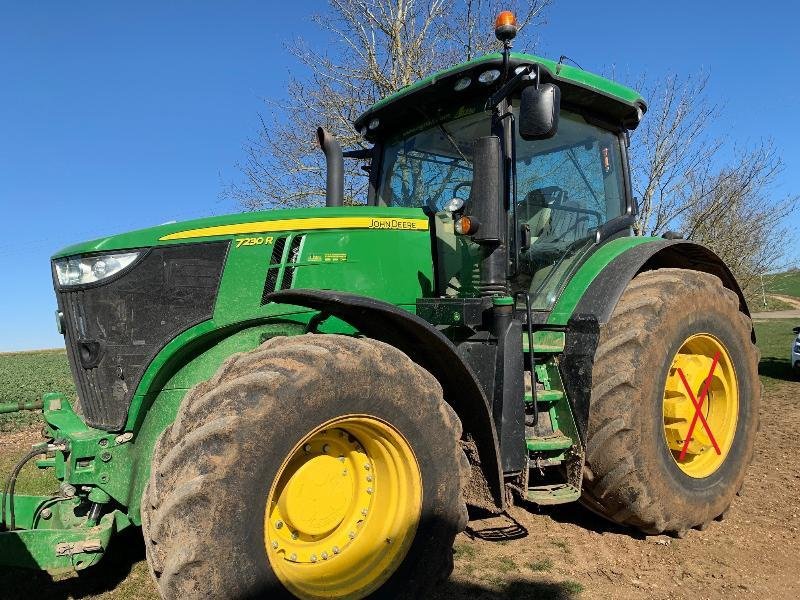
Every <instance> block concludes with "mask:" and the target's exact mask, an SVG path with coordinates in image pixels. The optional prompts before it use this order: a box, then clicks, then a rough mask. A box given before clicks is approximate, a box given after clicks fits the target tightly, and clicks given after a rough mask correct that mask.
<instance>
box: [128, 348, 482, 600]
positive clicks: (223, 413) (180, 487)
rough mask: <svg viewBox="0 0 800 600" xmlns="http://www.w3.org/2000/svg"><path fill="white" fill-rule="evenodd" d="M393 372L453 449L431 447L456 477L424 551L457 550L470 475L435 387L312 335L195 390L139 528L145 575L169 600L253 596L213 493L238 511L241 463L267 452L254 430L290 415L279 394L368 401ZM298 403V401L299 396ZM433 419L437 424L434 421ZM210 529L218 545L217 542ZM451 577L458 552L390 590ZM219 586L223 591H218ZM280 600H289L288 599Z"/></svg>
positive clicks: (162, 455)
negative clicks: (324, 390) (347, 391)
mask: <svg viewBox="0 0 800 600" xmlns="http://www.w3.org/2000/svg"><path fill="white" fill-rule="evenodd" d="M359 369H361V370H359ZM387 371H390V372H391V373H393V375H392V376H391V377H392V378H393V380H394V381H395V382H402V385H400V383H398V385H399V386H400V387H397V389H403V390H406V391H407V392H408V393H409V394H411V395H410V396H408V397H409V398H410V399H413V400H414V401H415V402H416V404H415V409H416V410H421V409H422V406H425V407H427V408H425V414H426V415H427V416H426V418H427V419H429V420H432V422H433V423H441V427H442V428H444V429H446V430H447V431H448V432H449V440H446V439H434V440H431V443H433V444H435V448H436V452H437V453H438V454H440V455H441V460H442V463H441V464H442V465H446V464H453V466H454V467H455V468H453V469H451V470H450V471H449V472H450V473H452V474H453V475H452V476H451V475H447V474H443V476H442V483H441V487H440V489H439V490H434V489H432V491H431V493H432V494H433V497H436V496H437V494H438V495H441V494H442V493H444V491H445V489H446V490H447V491H448V493H447V494H446V497H441V498H438V500H436V501H435V506H436V507H437V508H436V510H437V511H438V513H439V519H438V520H437V521H435V523H436V527H438V528H439V529H437V531H439V533H436V534H434V533H433V532H430V533H429V534H427V535H425V536H423V538H422V539H424V540H425V542H424V544H426V545H427V544H433V541H431V540H433V539H434V538H435V539H439V540H442V541H441V543H443V544H449V546H452V542H453V540H454V538H455V536H456V535H457V534H458V533H459V532H460V531H462V530H463V529H464V528H465V527H466V525H467V519H468V513H467V507H466V503H465V502H464V501H463V495H464V493H463V492H464V490H465V488H466V486H467V485H468V483H469V480H470V473H471V465H470V462H469V460H468V459H467V456H466V454H465V453H464V451H463V449H462V446H461V435H462V426H461V421H460V419H459V418H458V416H457V415H456V413H455V411H454V410H453V409H452V407H450V405H448V404H447V403H446V402H445V401H444V400H443V398H442V388H441V386H440V385H439V382H438V381H437V380H436V379H435V378H434V377H433V376H432V375H431V374H430V373H428V371H426V370H425V369H423V368H422V367H421V366H419V365H417V364H416V363H414V362H413V361H411V359H409V358H408V357H407V356H406V355H405V354H403V353H402V352H400V351H399V350H397V349H396V348H394V347H392V346H390V345H388V344H385V343H383V342H380V341H377V340H372V339H368V338H355V337H350V336H341V335H315V334H308V335H302V336H296V337H275V338H272V339H270V340H268V341H266V342H264V343H263V344H262V345H261V346H259V347H258V348H256V349H254V350H253V351H251V352H246V353H239V354H234V355H232V356H230V357H229V358H228V359H227V360H225V361H224V362H223V364H222V365H221V366H220V368H219V370H218V371H217V373H216V374H215V375H214V376H213V377H211V379H209V380H207V381H205V382H203V383H200V384H198V385H196V386H195V387H194V388H192V389H191V390H189V392H187V394H186V396H185V398H184V400H183V402H182V404H181V406H180V408H179V412H178V415H177V417H176V419H175V420H174V421H173V423H172V424H171V425H169V426H168V427H167V428H166V429H165V430H164V432H163V433H162V434H161V436H160V437H159V438H158V440H157V441H156V444H155V447H154V451H153V460H152V467H151V472H150V477H149V479H148V482H147V485H146V487H145V491H144V495H143V499H142V526H143V530H144V533H145V542H146V552H147V558H148V565H149V568H150V571H151V574H152V576H153V577H154V578H155V580H156V582H157V583H158V586H159V590H160V592H161V594H162V596H163V597H165V598H166V599H167V600H171V599H177V598H181V597H199V596H204V597H205V596H216V597H221V596H224V595H235V596H237V597H238V596H239V595H247V594H246V593H245V591H246V590H245V589H244V588H241V586H245V587H246V586H247V585H248V584H249V583H248V581H247V579H248V578H247V577H245V576H242V577H239V578H238V579H237V578H236V577H234V576H233V574H231V573H230V570H229V569H226V566H225V565H226V564H227V558H229V556H228V553H229V552H230V550H229V549H227V548H226V547H225V545H224V544H221V543H220V539H219V537H220V533H219V525H218V524H216V523H215V521H214V517H215V515H216V517H217V518H220V517H222V516H223V515H224V514H225V513H226V511H228V510H229V508H230V506H231V505H230V504H228V505H222V504H221V499H219V498H216V497H214V492H213V490H216V491H217V493H220V491H221V490H224V491H223V492H222V493H223V495H225V494H233V495H232V496H231V497H230V498H229V502H230V501H232V502H239V501H240V500H239V497H238V496H237V489H236V488H237V485H238V484H237V479H236V474H237V469H239V468H240V467H239V465H238V463H237V458H238V459H239V460H241V458H242V457H243V456H244V455H245V454H246V453H247V452H249V451H254V452H256V451H259V450H260V447H261V443H262V442H263V439H262V438H260V436H261V435H263V430H257V429H256V428H255V425H254V424H255V423H258V422H263V421H264V419H265V418H269V417H273V418H274V415H275V414H276V411H278V412H292V408H291V407H289V406H287V405H286V404H285V401H284V403H283V404H282V403H281V402H279V401H278V398H279V397H280V396H278V394H279V393H283V394H284V397H285V395H286V393H288V392H286V390H290V391H291V390H295V389H296V390H305V389H311V388H313V386H315V385H317V386H319V385H320V384H319V382H320V381H324V382H326V385H327V386H328V387H329V388H330V389H335V387H336V386H340V385H341V384H342V382H344V381H347V385H353V386H361V387H360V389H364V390H365V393H368V391H367V390H370V389H372V390H375V391H377V390H380V389H383V385H384V382H383V381H382V382H381V385H377V386H376V385H374V380H372V381H371V380H370V377H371V375H369V374H368V373H376V372H380V373H381V375H382V376H385V373H386V372H387ZM274 390H276V391H274ZM273 391H274V392H273ZM413 393H417V394H418V395H417V396H413ZM298 396H299V397H302V395H301V392H298ZM401 396H403V397H405V396H404V395H400V394H399V392H398V395H397V396H396V397H397V398H400V397H401ZM404 401H406V400H401V399H398V400H392V402H404ZM420 403H422V404H420ZM431 411H433V412H436V413H438V415H439V416H438V417H434V416H433V415H432V414H431ZM436 427H439V425H437V426H436ZM247 432H250V435H249V436H248V435H247ZM448 456H449V457H450V458H446V457H448ZM449 460H452V461H454V462H453V463H448V462H447V461H449ZM440 468H442V467H437V469H440ZM239 476H241V474H240V473H239ZM444 480H449V481H450V483H449V484H447V482H446V481H444ZM446 484H447V485H446ZM448 486H449V487H448ZM229 488H233V489H229ZM239 493H241V492H239ZM427 493H428V492H427V488H426V494H427ZM214 529H216V531H217V537H216V538H214V537H212V536H213V535H214V534H213V533H212V530H214ZM222 535H224V534H222ZM442 536H443V537H442ZM445 538H446V539H445ZM233 543H234V545H235V544H236V543H238V542H233ZM262 543H263V542H262ZM438 543H440V542H436V544H438ZM415 544H416V542H415ZM262 551H263V548H262ZM262 556H263V555H262ZM415 560H416V559H415ZM256 562H258V563H259V564H262V561H256ZM258 568H263V567H261V566H259V567H258ZM452 569H453V556H452V552H447V551H437V552H435V553H433V554H432V555H428V556H426V559H425V561H424V562H422V563H421V566H418V567H417V568H416V570H415V575H414V576H413V577H411V578H410V579H409V578H408V577H406V578H405V580H404V581H403V582H402V586H401V588H400V589H401V590H402V593H401V595H400V596H397V589H396V588H397V583H395V584H394V586H395V591H394V592H393V597H395V596H396V597H409V598H410V597H419V595H420V593H421V594H422V595H424V594H425V592H426V591H427V590H428V589H429V587H430V586H431V585H433V584H435V583H436V582H437V581H438V580H441V579H445V578H446V577H447V576H449V574H450V572H451V571H452ZM423 571H424V572H425V573H424V574H423ZM271 577H274V575H273V576H271ZM231 578H232V579H231ZM220 581H222V582H223V583H221V584H218V582H220ZM215 582H217V583H215ZM225 582H227V583H225ZM277 594H278V595H277V596H276V597H279V596H280V597H283V596H282V595H281V594H283V595H285V594H286V592H285V591H284V592H278V593H277ZM242 597H243V596H242ZM378 597H382V596H380V594H378Z"/></svg>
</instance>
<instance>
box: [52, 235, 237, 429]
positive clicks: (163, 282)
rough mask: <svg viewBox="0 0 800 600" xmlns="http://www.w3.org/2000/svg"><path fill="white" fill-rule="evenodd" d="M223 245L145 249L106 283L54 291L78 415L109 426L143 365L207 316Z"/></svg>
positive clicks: (120, 416) (117, 423) (121, 416)
mask: <svg viewBox="0 0 800 600" xmlns="http://www.w3.org/2000/svg"><path fill="white" fill-rule="evenodd" d="M227 249H228V242H213V243H206V244H182V245H180V246H167V247H159V248H152V249H150V250H149V251H147V254H146V255H145V256H144V258H142V259H140V260H139V261H138V262H137V263H136V264H135V265H134V266H133V267H132V268H131V269H130V270H129V271H127V272H125V273H123V274H122V276H120V277H117V278H111V280H110V281H109V282H108V283H104V282H101V284H99V285H90V286H86V287H83V288H78V289H70V288H59V286H58V283H57V279H56V278H55V273H54V281H55V282H56V297H57V299H58V306H59V310H60V311H61V312H62V313H63V314H64V326H65V332H64V336H65V343H66V347H67V353H68V358H69V363H70V368H71V370H72V375H73V378H74V379H75V384H76V387H77V389H78V396H79V397H80V402H81V407H82V411H83V416H84V418H85V420H86V422H87V423H88V424H89V425H91V426H92V427H96V428H98V429H104V430H107V431H115V430H119V429H121V428H122V427H123V426H124V424H125V421H126V419H127V416H128V409H129V408H130V403H131V399H132V397H133V394H134V393H135V391H136V388H137V386H138V385H139V382H140V381H141V378H142V375H143V374H144V371H145V369H146V368H147V367H148V365H149V364H150V363H151V362H152V360H153V358H155V356H156V354H158V352H159V351H161V349H162V348H163V347H164V346H165V345H166V344H167V343H168V342H169V341H170V340H172V339H173V338H174V337H175V336H176V335H178V334H179V333H181V332H182V331H185V330H186V329H188V328H189V327H192V326H193V325H196V324H197V323H200V322H202V321H205V320H207V319H209V318H211V316H212V314H213V311H214V302H215V300H216V297H217V290H218V288H219V282H220V277H221V274H222V268H223V265H224V262H225V256H226V253H227Z"/></svg>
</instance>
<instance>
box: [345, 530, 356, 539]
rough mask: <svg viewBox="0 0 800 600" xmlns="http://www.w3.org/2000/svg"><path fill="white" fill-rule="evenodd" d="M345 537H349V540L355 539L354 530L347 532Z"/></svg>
mask: <svg viewBox="0 0 800 600" xmlns="http://www.w3.org/2000/svg"><path fill="white" fill-rule="evenodd" d="M347 537H349V538H350V539H351V540H354V539H356V532H355V531H351V532H350V533H348V534H347Z"/></svg>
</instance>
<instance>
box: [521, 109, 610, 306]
mask: <svg viewBox="0 0 800 600" xmlns="http://www.w3.org/2000/svg"><path fill="white" fill-rule="evenodd" d="M516 143H517V213H518V217H519V222H520V224H527V225H528V227H529V228H530V232H531V242H532V243H531V246H530V248H529V249H528V250H526V251H525V252H523V254H522V255H521V256H520V271H521V276H522V277H521V281H520V284H521V287H522V288H528V289H529V290H530V292H531V295H532V297H533V299H534V305H535V306H536V307H537V308H543V309H547V308H550V306H552V303H553V302H554V301H555V299H556V295H557V294H558V293H559V292H560V289H561V284H562V283H563V281H565V280H566V278H567V277H568V275H569V273H570V272H571V268H572V266H573V265H574V264H576V263H577V261H578V259H579V258H580V257H581V256H582V255H583V253H584V252H585V251H586V250H587V249H588V247H589V246H590V245H591V241H592V239H593V236H594V232H595V231H596V229H597V228H598V227H599V226H600V225H602V224H603V223H606V222H608V221H610V220H612V219H614V218H615V217H618V216H620V215H622V214H623V213H624V212H625V193H624V179H623V171H622V154H621V151H620V139H619V136H617V135H616V134H614V133H612V132H610V131H606V130H604V129H602V128H600V127H596V126H594V125H591V124H589V123H587V122H586V121H585V120H584V119H583V117H581V116H580V115H577V114H574V113H569V112H565V111H562V113H561V119H560V123H559V128H558V133H557V134H556V136H555V137H553V138H552V139H549V140H541V141H530V142H528V141H524V140H522V139H521V138H519V137H517V140H516Z"/></svg>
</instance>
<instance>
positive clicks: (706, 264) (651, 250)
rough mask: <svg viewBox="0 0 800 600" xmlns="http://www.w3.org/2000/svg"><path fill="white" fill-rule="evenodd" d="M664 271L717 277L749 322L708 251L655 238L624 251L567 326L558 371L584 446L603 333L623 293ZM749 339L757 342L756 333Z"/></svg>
mask: <svg viewBox="0 0 800 600" xmlns="http://www.w3.org/2000/svg"><path fill="white" fill-rule="evenodd" d="M639 239H640V240H641V239H642V238H639ZM587 262H588V261H587ZM664 268H678V269H689V270H693V271H702V272H704V273H710V274H712V275H715V276H717V277H719V279H720V280H721V281H722V284H723V285H724V286H725V287H726V288H728V289H730V290H732V291H734V292H736V294H737V295H738V296H739V310H741V311H742V312H743V313H744V314H746V315H747V316H750V311H749V310H748V308H747V303H746V301H745V298H744V294H743V293H742V290H741V288H740V287H739V284H738V283H737V281H736V278H735V277H734V276H733V273H731V271H730V269H729V268H728V267H727V265H726V264H725V263H724V262H723V261H722V259H721V258H719V257H718V256H717V255H716V254H715V253H714V252H712V251H711V250H709V249H708V248H706V247H705V246H703V245H701V244H697V243H695V242H689V241H686V240H663V239H657V238H654V239H653V240H652V241H647V242H644V243H638V245H634V246H632V247H628V248H627V249H625V250H623V251H622V252H621V253H620V254H618V255H617V256H616V257H614V258H613V259H612V260H611V261H610V262H608V264H607V265H606V266H605V267H603V268H602V269H601V270H600V271H598V272H597V274H596V275H595V277H594V278H593V279H592V280H591V283H589V284H588V286H587V287H586V288H585V291H584V292H583V294H582V296H581V298H580V300H579V301H578V303H577V305H576V306H575V308H574V310H573V311H572V314H571V315H570V317H569V320H568V321H567V331H566V344H565V348H564V354H563V358H562V361H561V365H560V371H561V378H562V380H563V383H564V389H565V391H566V392H567V397H568V398H569V399H570V403H571V404H572V409H573V414H574V415H575V423H576V425H577V428H578V433H579V434H580V436H581V440H582V441H583V443H584V445H585V443H586V430H587V427H588V423H589V404H590V399H591V390H592V367H593V364H594V355H595V352H596V350H597V345H598V341H599V338H600V329H601V327H602V326H603V325H605V324H606V323H608V321H609V319H610V318H611V315H612V314H613V312H614V309H615V308H616V306H617V303H618V302H619V299H620V297H621V296H622V293H623V292H624V291H625V288H626V287H627V286H628V283H630V281H631V280H632V279H633V278H634V277H636V275H638V274H639V273H641V272H643V271H649V270H653V269H664ZM576 275H577V274H576ZM751 335H752V336H753V341H755V333H752V334H751Z"/></svg>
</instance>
